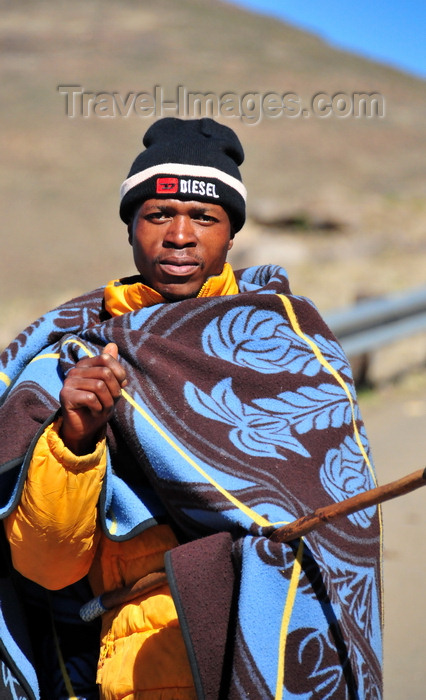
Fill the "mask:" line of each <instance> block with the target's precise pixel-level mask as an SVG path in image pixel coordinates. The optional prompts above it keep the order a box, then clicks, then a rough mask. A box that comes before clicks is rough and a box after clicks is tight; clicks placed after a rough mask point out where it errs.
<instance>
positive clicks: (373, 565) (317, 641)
mask: <svg viewBox="0 0 426 700" xmlns="http://www.w3.org/2000/svg"><path fill="white" fill-rule="evenodd" d="M144 145H145V147H146V148H145V150H144V151H143V152H142V153H141V154H140V155H139V156H138V157H137V158H136V160H135V161H134V163H133V165H132V168H131V170H130V172H129V175H128V177H127V179H126V181H125V182H124V183H123V186H122V190H121V206H120V214H121V218H122V219H123V221H124V222H125V223H126V224H127V226H128V233H129V241H130V244H131V245H132V248H133V256H134V260H135V264H136V268H137V270H138V275H136V276H135V277H134V278H129V279H125V280H115V281H112V282H110V283H109V284H108V285H106V287H105V288H103V289H101V290H96V291H95V292H92V293H89V294H87V295H84V296H83V297H80V298H79V299H76V300H72V301H71V302H69V303H68V304H65V305H64V306H62V307H60V308H59V309H57V310H55V311H53V312H50V314H48V315H47V316H45V317H43V319H41V320H39V321H38V322H36V324H34V325H33V326H31V327H30V328H29V329H27V331H25V332H24V334H22V335H21V336H20V337H19V339H18V340H17V341H15V342H14V343H12V344H11V346H9V348H8V349H6V351H5V352H4V354H3V356H2V361H3V365H2V375H1V376H2V377H3V380H4V382H5V384H8V388H7V389H6V391H5V400H4V404H3V406H2V408H1V409H0V426H1V429H2V431H3V433H2V434H3V441H2V445H1V447H0V456H1V458H2V460H1V463H2V464H3V465H5V466H4V467H3V472H2V473H1V475H0V478H1V479H2V482H1V486H2V493H3V498H2V513H3V516H4V518H5V531H6V534H7V539H8V542H9V546H10V551H11V561H12V566H11V575H10V577H9V578H8V579H7V580H8V581H10V580H12V579H13V580H14V581H16V585H15V588H17V589H18V590H20V591H23V595H25V596H26V598H27V603H26V605H25V612H24V614H25V616H26V618H25V619H27V621H28V626H29V628H30V629H29V637H30V639H31V640H32V647H33V649H32V650H29V651H27V647H30V644H29V642H28V639H27V636H26V630H23V629H22V624H20V625H17V622H16V619H15V620H14V621H12V620H9V619H8V617H7V615H5V616H4V618H3V620H1V625H0V630H3V633H2V639H3V661H4V665H5V668H9V669H11V670H12V671H14V675H15V678H19V679H20V680H21V682H22V683H23V685H25V683H24V680H22V679H23V678H27V679H28V678H30V679H32V680H30V682H28V681H27V684H26V691H27V693H28V696H29V697H32V698H38V697H41V698H44V697H45V698H49V700H51V699H52V700H53V699H54V698H55V699H56V698H63V697H73V696H74V697H77V696H78V697H82V698H83V697H84V698H92V697H96V694H97V692H98V691H95V690H94V678H93V676H92V675H91V670H90V668H91V666H90V658H91V653H92V652H93V646H94V645H93V642H91V644H90V645H89V644H87V645H82V643H81V639H82V637H81V635H80V636H79V633H78V632H77V631H76V630H80V628H81V625H79V624H77V622H76V619H75V618H76V616H74V615H73V613H74V607H75V606H74V603H73V602H71V601H72V600H74V599H75V596H76V595H81V596H82V597H83V598H84V597H85V598H86V599H87V598H90V597H91V595H99V594H101V593H103V592H108V591H116V590H118V591H120V590H123V589H124V588H125V587H126V586H129V585H130V586H132V585H134V584H135V583H136V582H137V581H139V580H142V581H146V580H147V579H146V578H145V577H147V576H149V575H150V574H156V573H158V572H161V571H162V570H163V569H164V568H165V570H166V574H167V580H165V579H164V580H163V579H161V574H160V584H159V585H158V586H157V587H155V588H154V589H150V590H148V591H146V592H143V593H140V594H138V597H136V598H134V599H132V600H131V601H124V602H123V601H122V603H121V604H119V605H114V606H113V607H112V609H108V610H107V611H105V610H102V608H101V609H100V612H103V615H102V629H101V632H100V639H101V646H100V655H99V660H98V669H97V683H98V686H99V692H100V697H101V698H105V699H108V700H110V699H111V700H112V699H113V698H126V700H130V699H135V700H148V699H149V700H180V699H182V700H189V699H190V698H245V697H251V698H257V699H258V700H265V699H267V698H293V697H294V698H295V697H304V698H319V697H321V698H326V697H327V698H335V699H336V700H337V699H338V698H339V699H340V698H363V699H372V700H373V699H374V700H378V699H379V698H380V697H381V558H380V552H381V539H380V538H381V533H380V528H381V525H380V514H379V512H378V511H377V509H376V508H372V509H369V510H367V511H365V512H363V513H361V514H354V515H352V516H350V518H348V519H347V520H346V521H344V522H342V523H339V524H338V525H333V526H329V527H328V528H325V529H323V530H321V531H320V532H316V533H315V532H314V533H312V534H311V535H309V536H308V537H306V538H303V539H301V540H296V541H293V542H291V543H289V544H283V545H281V544H277V543H273V542H271V540H269V539H268V534H269V533H270V532H271V531H272V530H273V529H274V528H276V527H278V526H279V525H281V524H283V523H285V522H289V521H291V520H294V519H295V518H297V517H300V516H302V515H304V514H306V512H308V511H309V510H312V509H314V508H315V507H317V506H318V505H323V504H326V503H327V502H332V501H334V500H341V499H343V498H345V497H347V496H349V495H353V494H354V493H356V492H358V491H361V490H365V489H366V488H368V487H369V486H371V485H373V483H374V472H373V467H372V464H371V460H370V456H369V446H368V442H367V438H366V436H365V431H364V427H363V424H362V421H361V418H360V416H359V410H358V407H357V404H356V398H355V393H354V388H353V382H352V378H351V373H350V368H349V366H348V363H347V360H346V358H345V357H344V355H343V353H342V350H341V348H340V346H339V345H338V343H337V342H336V340H335V339H334V338H333V336H332V334H331V333H330V331H329V329H328V328H327V327H326V325H325V324H324V322H323V321H322V319H321V317H320V316H319V315H318V313H317V312H316V310H315V308H314V307H313V305H312V304H311V303H310V302H309V301H307V300H305V299H302V298H300V297H294V296H292V295H291V292H290V289H289V286H288V281H287V277H286V275H285V272H284V271H283V270H282V269H280V268H278V267H276V266H266V267H260V268H251V269H248V270H243V271H239V272H235V273H234V271H233V270H232V268H231V267H230V265H229V264H228V263H227V262H226V257H227V253H228V251H229V249H230V248H231V246H232V244H233V240H234V235H235V234H236V233H237V232H238V231H239V229H240V228H241V227H242V225H243V223H244V218H245V188H244V186H243V184H242V182H241V176H240V173H239V170H238V166H239V165H240V164H241V163H242V161H243V151H242V148H241V144H240V143H239V141H238V139H237V137H236V135H235V134H234V132H232V131H231V130H230V129H228V128H227V127H224V126H222V125H219V124H217V123H215V122H214V121H212V120H210V119H201V120H193V121H181V120H177V119H164V120H160V121H158V122H156V123H155V124H154V125H153V126H152V127H151V128H150V129H149V130H148V132H147V134H146V135H145V138H144ZM12 426H13V427H14V434H13V435H12ZM15 426H16V427H15ZM16 572H18V573H16ZM87 581H88V582H89V583H90V590H89V591H88V589H87V587H86V588H85V586H87ZM28 591H30V592H31V597H32V599H31V601H30V602H28V597H29V596H28V595H27V593H28ZM46 591H51V592H53V593H49V594H48V601H47V604H46V600H45V598H44V597H43V596H44V593H45V592H46ZM81 591H83V592H82V593H81ZM8 595H10V596H11V595H12V593H11V592H10V590H9V589H8ZM72 596H74V598H73V597H72ZM14 600H16V598H14ZM49 605H50V610H51V612H50V613H49V614H51V617H52V619H53V620H54V633H53V634H54V637H53V638H54V639H55V641H56V640H57V644H55V645H54V646H55V649H50V647H49V644H48V641H46V640H45V637H44V635H43V634H42V632H41V630H40V625H39V626H38V627H37V626H36V627H35V622H36V623H38V621H39V619H40V610H43V609H44V608H43V606H46V607H47V608H48V607H49ZM37 613H38V614H39V616H37ZM67 625H68V626H67ZM90 629H91V627H90V625H88V627H87V634H86V637H87V638H89V636H90V635H89V630H90ZM70 630H72V631H70ZM95 633H97V630H95ZM38 636H40V637H42V638H43V640H44V644H43V645H42V648H43V651H42V652H40V651H39V650H38V649H37V639H38ZM83 636H84V633H83ZM51 638H52V634H50V633H49V635H47V640H48V639H51ZM90 639H92V637H91V636H90ZM7 642H9V645H7ZM81 646H82V647H83V648H81ZM86 647H87V649H86ZM89 647H90V648H89ZM45 648H47V651H46V652H45V651H44V649H45ZM38 652H39V653H38ZM98 652H99V648H98V649H97V651H96V654H98ZM55 653H56V656H57V658H58V659H59V662H58V663H57V664H56V666H55V661H54V655H55ZM32 656H34V657H35V659H34V660H33V659H32ZM31 661H33V662H34V663H33V666H31ZM46 663H47V664H48V665H49V667H50V668H51V672H50V677H49V674H46V673H43V666H46ZM34 667H35V670H31V669H32V668H34ZM56 668H57V670H58V672H57V673H56V671H55V669H56ZM25 673H26V674H27V675H26V676H25ZM38 685H40V686H41V690H39V689H38ZM0 697H1V695H0Z"/></svg>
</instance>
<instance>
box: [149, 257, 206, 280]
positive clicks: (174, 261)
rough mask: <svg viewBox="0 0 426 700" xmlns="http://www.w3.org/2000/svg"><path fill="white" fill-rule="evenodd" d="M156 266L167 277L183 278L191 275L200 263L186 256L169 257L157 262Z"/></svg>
mask: <svg viewBox="0 0 426 700" xmlns="http://www.w3.org/2000/svg"><path fill="white" fill-rule="evenodd" d="M158 264H159V266H160V268H161V270H162V271H163V272H165V273H166V274H167V275H172V276H173V277H176V276H181V277H185V276H187V275H191V274H192V273H193V272H194V271H195V270H196V269H197V268H198V267H199V266H200V261H199V260H196V259H195V258H192V257H188V256H185V257H184V256H182V257H179V256H170V257H167V258H163V259H162V260H158Z"/></svg>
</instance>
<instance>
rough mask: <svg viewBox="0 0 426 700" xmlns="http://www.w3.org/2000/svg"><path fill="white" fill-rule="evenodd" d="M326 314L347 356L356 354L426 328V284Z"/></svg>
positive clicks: (328, 322) (366, 351)
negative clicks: (425, 285)
mask: <svg viewBox="0 0 426 700" xmlns="http://www.w3.org/2000/svg"><path fill="white" fill-rule="evenodd" d="M324 317H325V320H326V322H327V324H328V325H329V327H330V328H331V330H332V331H333V332H334V334H335V335H336V336H337V338H338V339H339V341H340V343H341V345H342V347H343V349H344V351H345V353H346V354H347V356H348V357H349V358H353V357H356V356H359V355H362V354H365V353H368V352H371V351H372V350H376V349H378V348H379V347H382V346H384V345H388V344H389V343H393V342H395V341H397V340H402V339H404V338H407V337H409V336H411V335H414V334H416V333H420V332H422V331H426V287H421V288H420V289H415V290H411V291H409V292H405V293H401V294H392V295H390V296H387V297H379V298H374V299H363V300H362V301H359V302H358V303H357V304H354V305H353V306H351V307H349V308H346V309H341V310H337V311H331V312H329V313H326V314H324Z"/></svg>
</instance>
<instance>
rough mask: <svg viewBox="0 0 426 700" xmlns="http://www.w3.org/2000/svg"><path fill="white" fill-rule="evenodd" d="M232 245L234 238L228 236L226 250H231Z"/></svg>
mask: <svg viewBox="0 0 426 700" xmlns="http://www.w3.org/2000/svg"><path fill="white" fill-rule="evenodd" d="M233 245H234V239H233V238H230V239H229V243H228V250H231V248H232V246H233Z"/></svg>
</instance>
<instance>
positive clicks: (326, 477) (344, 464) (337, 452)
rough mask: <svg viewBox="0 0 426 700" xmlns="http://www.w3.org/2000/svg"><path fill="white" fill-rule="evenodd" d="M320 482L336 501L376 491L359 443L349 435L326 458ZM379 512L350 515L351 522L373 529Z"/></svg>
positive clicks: (374, 507) (362, 511) (370, 510)
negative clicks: (374, 520) (373, 519)
mask: <svg viewBox="0 0 426 700" xmlns="http://www.w3.org/2000/svg"><path fill="white" fill-rule="evenodd" d="M320 479H321V483H322V485H323V487H324V489H325V490H326V491H327V493H328V494H329V495H330V496H331V497H332V498H334V499H335V500H336V501H341V500H343V499H345V498H349V497H350V496H354V495H355V494H357V493H360V492H361V491H367V490H368V489H370V488H373V486H374V484H373V482H372V478H371V474H370V470H369V469H368V466H367V464H366V462H365V459H364V457H363V455H362V454H361V452H360V450H359V447H358V444H357V442H356V440H355V439H354V438H352V437H350V436H349V435H348V436H347V437H346V438H345V440H344V441H343V442H342V443H341V445H340V447H339V448H333V449H331V450H329V451H328V452H327V454H326V457H325V461H324V464H323V465H322V466H321V469H320ZM375 512H376V506H370V508H366V509H365V510H360V511H358V512H357V513H352V515H349V516H348V518H349V520H350V521H351V522H352V523H353V524H354V525H358V526H360V527H363V528H367V527H369V525H370V523H371V520H372V518H373V517H374V514H375Z"/></svg>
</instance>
